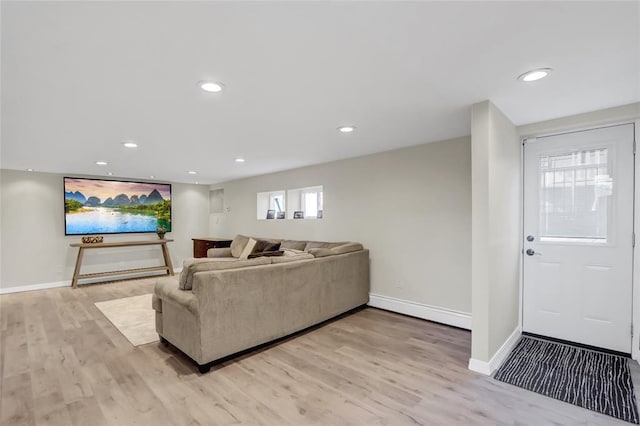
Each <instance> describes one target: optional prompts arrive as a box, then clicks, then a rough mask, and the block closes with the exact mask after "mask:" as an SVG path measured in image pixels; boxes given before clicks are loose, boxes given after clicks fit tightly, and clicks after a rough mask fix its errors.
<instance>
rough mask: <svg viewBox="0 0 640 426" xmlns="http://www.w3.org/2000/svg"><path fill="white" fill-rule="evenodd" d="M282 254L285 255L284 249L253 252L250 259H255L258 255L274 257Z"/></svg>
mask: <svg viewBox="0 0 640 426" xmlns="http://www.w3.org/2000/svg"><path fill="white" fill-rule="evenodd" d="M282 255H284V251H282V250H273V251H260V252H258V253H251V254H250V255H249V259H254V258H256V257H274V256H282Z"/></svg>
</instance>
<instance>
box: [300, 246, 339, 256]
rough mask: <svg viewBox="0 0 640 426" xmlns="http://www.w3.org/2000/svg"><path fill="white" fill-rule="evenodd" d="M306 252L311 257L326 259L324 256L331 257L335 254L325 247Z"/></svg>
mask: <svg viewBox="0 0 640 426" xmlns="http://www.w3.org/2000/svg"><path fill="white" fill-rule="evenodd" d="M307 252H309V254H311V255H313V257H326V256H333V255H334V254H335V253H334V252H332V251H331V249H330V248H325V247H316V248H310V249H308V250H307Z"/></svg>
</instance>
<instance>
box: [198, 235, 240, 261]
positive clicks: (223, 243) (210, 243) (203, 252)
mask: <svg viewBox="0 0 640 426" xmlns="http://www.w3.org/2000/svg"><path fill="white" fill-rule="evenodd" d="M192 240H193V257H207V250H209V249H210V248H222V247H231V241H232V240H228V239H226V238H208V237H207V238H192Z"/></svg>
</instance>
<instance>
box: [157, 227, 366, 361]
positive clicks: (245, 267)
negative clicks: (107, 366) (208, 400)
mask: <svg viewBox="0 0 640 426" xmlns="http://www.w3.org/2000/svg"><path fill="white" fill-rule="evenodd" d="M274 248H275V249H276V250H273V249H274ZM260 249H264V250H262V251H259V250H260ZM368 300H369V251H368V250H366V249H364V248H363V247H362V245H361V244H358V243H328V242H315V241H293V240H275V239H254V238H249V237H245V236H242V235H238V236H236V238H234V240H233V243H232V244H231V247H230V248H226V249H210V250H209V252H208V257H207V258H203V259H187V260H185V261H184V264H183V269H182V272H181V274H180V276H179V277H178V278H175V277H166V278H161V279H158V281H157V282H156V285H155V289H154V295H153V308H154V309H155V311H156V330H157V332H158V334H159V335H160V338H161V341H162V342H163V343H167V342H169V343H171V344H172V345H174V346H175V347H177V348H178V349H180V350H181V351H182V352H184V353H185V354H186V355H188V356H189V357H190V358H191V359H193V360H194V361H195V362H196V363H197V364H198V368H199V370H200V372H201V373H204V372H207V371H208V370H209V368H210V367H211V365H212V364H213V363H215V362H216V361H219V360H221V359H222V358H226V357H228V356H230V355H233V354H237V353H240V352H243V351H245V350H248V349H251V348H254V347H256V346H259V345H262V344H264V343H268V342H271V341H273V340H277V339H279V338H281V337H284V336H287V335H290V334H292V333H295V332H297V331H300V330H303V329H305V328H308V327H310V326H313V325H315V324H318V323H321V322H323V321H325V320H328V319H331V318H333V317H335V316H337V315H340V314H342V313H345V312H347V311H349V310H351V309H354V308H357V307H359V306H361V305H364V304H366V303H367V302H368Z"/></svg>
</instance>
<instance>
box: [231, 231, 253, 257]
mask: <svg viewBox="0 0 640 426" xmlns="http://www.w3.org/2000/svg"><path fill="white" fill-rule="evenodd" d="M248 242H249V237H246V236H244V235H239V234H238V235H236V236H235V238H234V239H233V241H231V256H233V257H240V255H241V254H242V250H244V247H245V246H246V245H247V243H248Z"/></svg>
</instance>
